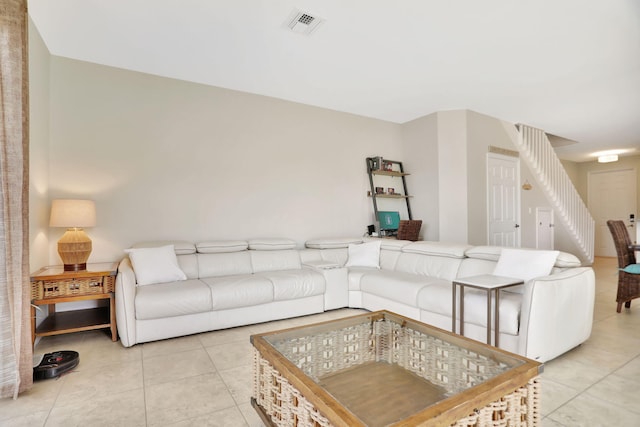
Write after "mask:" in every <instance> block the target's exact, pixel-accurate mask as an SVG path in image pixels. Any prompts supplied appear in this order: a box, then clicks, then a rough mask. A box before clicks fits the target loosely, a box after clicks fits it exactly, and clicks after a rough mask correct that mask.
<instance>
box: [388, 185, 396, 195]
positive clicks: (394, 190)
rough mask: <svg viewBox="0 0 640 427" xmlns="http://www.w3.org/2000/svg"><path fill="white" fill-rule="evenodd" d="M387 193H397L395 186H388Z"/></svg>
mask: <svg viewBox="0 0 640 427" xmlns="http://www.w3.org/2000/svg"><path fill="white" fill-rule="evenodd" d="M387 194H389V195H391V196H393V195H395V194H396V189H395V188H391V187H389V188H387Z"/></svg>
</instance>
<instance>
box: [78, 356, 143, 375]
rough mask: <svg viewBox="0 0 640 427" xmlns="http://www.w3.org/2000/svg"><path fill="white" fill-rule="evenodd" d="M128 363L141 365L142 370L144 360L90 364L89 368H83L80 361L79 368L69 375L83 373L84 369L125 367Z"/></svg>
mask: <svg viewBox="0 0 640 427" xmlns="http://www.w3.org/2000/svg"><path fill="white" fill-rule="evenodd" d="M127 363H140V367H141V368H142V359H139V360H138V359H133V360H129V361H122V360H121V361H118V362H111V363H105V364H95V365H92V364H89V365H88V366H82V361H80V363H78V367H77V368H74V369H73V371H71V372H70V373H69V374H71V373H73V372H83V369H87V370H98V369H99V370H105V369H106V368H112V367H113V366H114V365H123V364H127Z"/></svg>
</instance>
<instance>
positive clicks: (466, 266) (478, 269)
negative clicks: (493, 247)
mask: <svg viewBox="0 0 640 427" xmlns="http://www.w3.org/2000/svg"><path fill="white" fill-rule="evenodd" d="M495 269H496V261H490V260H487V259H477V258H465V259H463V260H462V262H461V263H460V268H459V269H458V274H457V275H456V278H458V279H459V278H462V277H471V276H478V275H480V274H493V270H495Z"/></svg>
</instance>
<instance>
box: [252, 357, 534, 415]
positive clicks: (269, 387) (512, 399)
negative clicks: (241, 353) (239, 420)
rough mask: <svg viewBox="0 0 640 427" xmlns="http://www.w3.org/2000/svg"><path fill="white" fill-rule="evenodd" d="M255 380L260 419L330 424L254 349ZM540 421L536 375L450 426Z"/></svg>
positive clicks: (256, 402)
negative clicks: (524, 383)
mask: <svg viewBox="0 0 640 427" xmlns="http://www.w3.org/2000/svg"><path fill="white" fill-rule="evenodd" d="M254 369H255V372H257V373H258V375H257V376H256V377H255V379H254V380H255V381H254V393H253V395H254V396H258V398H257V399H256V398H255V397H254V398H252V399H251V404H252V405H253V407H254V408H255V409H256V410H257V411H258V413H259V414H260V416H261V418H262V421H263V422H265V424H267V425H274V426H298V427H317V426H322V427H330V426H333V424H331V422H330V421H329V420H328V419H326V418H325V417H324V416H322V414H321V413H320V412H319V411H318V410H317V409H316V408H315V407H314V406H313V404H311V403H310V402H309V401H308V400H307V399H306V398H305V397H304V396H303V395H302V393H300V391H298V390H297V389H296V388H295V387H294V386H292V385H291V383H290V382H289V381H287V379H286V378H284V377H283V376H282V375H281V374H280V373H279V372H278V371H277V370H276V369H275V368H274V367H273V366H272V365H271V364H270V363H269V362H268V361H267V360H265V359H263V358H262V357H261V356H260V353H259V352H258V351H257V350H255V349H254ZM538 425H540V380H539V377H536V378H534V379H532V380H530V381H529V382H527V384H526V385H524V386H522V387H519V388H518V389H516V390H514V391H513V392H512V393H509V394H508V395H506V396H504V397H502V398H501V399H499V400H496V401H495V402H491V403H490V404H489V405H487V406H485V407H484V408H480V409H478V410H476V411H474V412H473V413H472V414H469V416H467V417H465V418H462V419H460V420H458V421H456V422H455V423H453V424H451V426H455V427H498V426H510V427H525V426H538Z"/></svg>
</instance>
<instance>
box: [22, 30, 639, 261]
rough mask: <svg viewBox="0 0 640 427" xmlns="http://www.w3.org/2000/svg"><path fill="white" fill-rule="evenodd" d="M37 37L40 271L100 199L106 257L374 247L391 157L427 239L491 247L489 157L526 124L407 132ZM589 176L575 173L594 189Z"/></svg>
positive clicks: (466, 118) (99, 240)
mask: <svg viewBox="0 0 640 427" xmlns="http://www.w3.org/2000/svg"><path fill="white" fill-rule="evenodd" d="M32 39H33V40H32V46H31V50H32V51H31V56H32V57H31V63H32V64H31V65H32V68H33V71H32V81H31V90H32V94H31V97H32V101H31V103H32V123H31V128H32V141H31V164H32V182H31V191H32V195H31V201H32V207H31V225H32V232H33V233H32V239H31V242H32V264H33V265H34V267H36V266H40V265H42V264H54V263H59V258H58V255H57V253H56V248H55V242H56V241H57V240H58V239H59V238H60V236H61V235H62V233H63V230H58V229H49V228H48V226H47V222H48V213H49V203H50V199H54V198H61V197H70V198H74V197H77V198H92V199H94V200H96V203H97V209H98V225H97V226H96V227H95V228H92V229H90V230H88V232H89V235H90V236H91V238H92V239H93V241H94V251H93V254H92V256H91V258H90V261H105V260H113V259H119V258H120V257H121V256H122V249H124V248H125V247H128V246H129V245H131V244H132V243H134V242H136V241H140V240H149V239H188V240H204V239H246V238H253V237H287V238H291V239H294V240H296V241H297V243H298V244H299V245H300V246H301V245H302V244H303V243H304V241H305V240H308V239H311V238H316V237H326V236H359V235H361V234H363V233H364V231H365V230H366V226H367V225H368V224H371V223H372V222H373V221H374V219H373V215H372V211H373V209H372V205H371V199H370V198H368V197H367V196H366V192H367V190H368V189H369V184H368V178H367V175H366V173H365V162H364V159H365V157H367V156H376V155H381V156H383V157H386V158H389V159H394V160H401V161H403V162H404V164H405V169H406V170H407V171H408V172H409V173H411V175H410V176H409V177H408V178H407V181H408V187H409V192H410V194H412V195H413V198H412V199H411V205H412V210H413V216H414V218H416V219H422V220H423V221H424V224H423V229H422V237H423V238H424V239H426V240H448V241H461V242H462V241H465V242H469V243H471V244H485V243H486V221H487V219H486V214H487V207H486V188H485V187H486V185H485V184H484V183H485V182H486V153H487V151H488V147H489V146H497V147H501V148H506V149H515V146H514V144H513V142H512V141H513V138H514V135H515V127H514V126H513V125H512V124H510V123H506V122H504V121H501V120H499V119H496V118H493V117H489V116H486V115H483V114H479V113H476V112H472V111H466V110H458V111H449V112H439V113H434V114H431V115H428V116H425V117H422V118H420V119H416V120H414V121H412V122H409V123H406V124H404V125H396V124H392V123H388V122H383V121H379V120H374V119H367V118H363V117H359V116H354V115H350V114H345V113H340V112H335V111H330V110H326V109H321V108H315V107H310V106H306V105H302V104H296V103H292V102H287V101H281V100H277V99H273V98H268V97H262V96H257V95H251V94H247V93H241V92H236V91H231V90H225V89H220V88H215V87H209V86H204V85H198V84H193V83H188V82H183V81H178V80H173V79H167V78H161V77H156V76H151V75H146V74H142V73H136V72H131V71H125V70H120V69H115V68H110V67H105V66H100V65H96V64H90V63H86V62H79V61H74V60H70V59H65V58H60V57H50V56H49V55H48V52H47V51H46V48H45V47H44V44H43V43H42V41H41V40H40V39H39V38H35V37H32ZM638 158H639V157H636V160H635V163H634V165H636V166H638ZM582 165H583V164H576V165H569V166H570V167H569V168H568V171H569V173H570V175H571V176H572V177H573V178H575V179H576V181H577V185H576V187H577V188H578V190H579V191H582V192H584V191H586V190H585V189H586V173H587V172H588V170H591V169H590V168H591V166H589V164H584V165H585V166H584V167H583V166H582ZM593 167H600V165H597V164H595V166H593ZM521 179H522V182H524V181H525V180H526V179H528V180H529V182H530V183H532V184H533V186H534V188H533V190H531V191H526V192H525V191H523V192H521V196H522V205H521V206H522V246H523V247H535V208H536V207H546V206H548V203H547V201H546V199H545V197H544V195H543V194H542V193H541V192H540V190H539V188H537V186H536V184H535V180H534V179H533V178H532V176H531V174H530V172H529V171H528V170H527V168H526V166H525V165H522V166H521ZM574 182H575V181H574ZM638 188H639V189H640V185H639V186H638ZM583 197H584V195H583ZM639 200H640V197H639ZM565 240H566V236H564V235H563V231H562V230H561V229H559V228H556V248H558V249H562V250H567V251H569V252H575V250H573V249H572V248H571V247H570V245H569V246H565V245H564V242H565ZM45 248H46V249H45ZM47 249H48V251H47ZM45 252H48V253H47V254H45Z"/></svg>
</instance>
